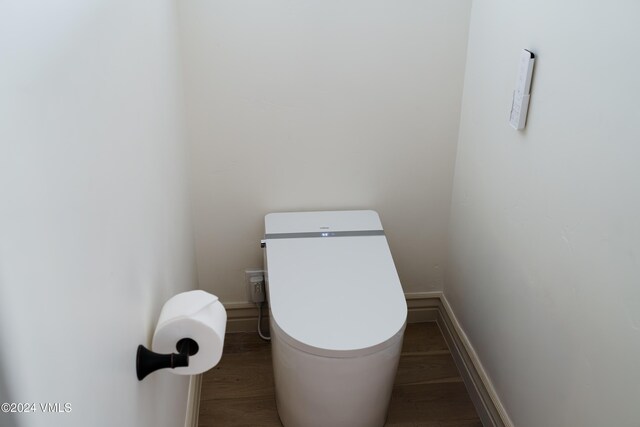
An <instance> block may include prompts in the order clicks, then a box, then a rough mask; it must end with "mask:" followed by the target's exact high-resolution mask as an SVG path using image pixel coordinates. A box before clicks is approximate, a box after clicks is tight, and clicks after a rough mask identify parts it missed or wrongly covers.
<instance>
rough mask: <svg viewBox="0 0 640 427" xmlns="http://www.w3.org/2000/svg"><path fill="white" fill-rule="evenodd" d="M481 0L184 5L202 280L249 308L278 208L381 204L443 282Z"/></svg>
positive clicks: (410, 277)
mask: <svg viewBox="0 0 640 427" xmlns="http://www.w3.org/2000/svg"><path fill="white" fill-rule="evenodd" d="M469 10H470V1H469V0H455V1H451V0H428V1H420V2H417V1H409V0H402V1H391V0H375V1H365V0H362V1H349V2H343V1H321V0H304V1H298V2H290V1H286V0H275V1H270V2H263V1H255V0H222V1H216V0H189V1H183V2H180V15H181V21H180V22H181V43H182V52H183V55H184V56H183V59H184V64H185V76H186V79H185V81H186V92H187V99H188V102H187V110H188V116H189V118H188V124H189V126H188V127H189V132H190V136H189V138H190V148H191V159H190V166H191V168H190V169H191V179H192V201H193V209H194V221H195V235H196V254H197V264H198V278H199V283H200V286H201V287H202V288H203V289H206V290H209V291H211V292H214V293H216V294H217V295H219V296H220V297H221V298H222V299H223V300H224V301H225V302H234V301H235V302H239V301H246V294H245V288H244V275H243V270H244V269H245V268H247V267H254V266H261V265H262V254H261V250H260V248H259V240H260V238H261V237H262V235H263V233H264V225H263V217H264V215H265V214H266V213H268V212H273V211H288V210H294V211H299V210H329V209H358V208H371V209H375V210H377V211H378V212H379V213H380V215H381V217H382V221H383V224H384V226H385V229H386V230H387V235H388V238H389V241H390V245H391V250H392V252H393V254H394V258H395V261H396V264H397V267H398V270H399V273H400V278H401V280H402V283H403V286H404V288H405V291H407V292H417V291H429V290H437V289H441V288H442V281H443V273H442V270H443V268H442V264H443V261H444V258H445V255H446V251H445V249H444V248H445V243H446V229H447V221H448V213H449V206H450V194H451V185H452V177H453V163H454V157H455V146H456V140H457V133H458V120H459V111H460V99H461V93H462V80H463V69H464V60H465V49H466V43H467V29H468V15H469Z"/></svg>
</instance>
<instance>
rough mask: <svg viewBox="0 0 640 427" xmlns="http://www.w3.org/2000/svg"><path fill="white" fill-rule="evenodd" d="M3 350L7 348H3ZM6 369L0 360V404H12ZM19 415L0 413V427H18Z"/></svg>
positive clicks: (0, 336) (1, 339)
mask: <svg viewBox="0 0 640 427" xmlns="http://www.w3.org/2000/svg"><path fill="white" fill-rule="evenodd" d="M4 342H5V340H4V339H3V335H2V330H1V329H0V343H4ZM3 348H7V346H3ZM6 372H7V369H6V367H5V361H4V360H2V359H0V404H3V403H5V402H13V399H12V398H11V393H10V392H9V385H8V382H7V376H6ZM19 416H20V414H17V413H16V414H7V413H5V412H3V411H0V426H2V427H20V426H21V424H20V423H19V419H18V417H19Z"/></svg>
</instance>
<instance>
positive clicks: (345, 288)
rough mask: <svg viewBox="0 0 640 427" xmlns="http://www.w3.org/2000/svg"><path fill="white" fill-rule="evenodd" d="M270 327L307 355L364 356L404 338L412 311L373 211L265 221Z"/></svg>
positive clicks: (276, 217) (310, 214) (291, 215)
mask: <svg viewBox="0 0 640 427" xmlns="http://www.w3.org/2000/svg"><path fill="white" fill-rule="evenodd" d="M265 226H266V230H265V231H266V234H265V243H266V248H267V250H266V251H265V259H266V270H267V292H268V296H269V306H270V313H271V322H272V325H273V326H274V327H275V328H277V330H278V332H279V335H280V336H281V337H282V340H283V341H284V342H286V343H287V344H288V345H290V346H292V347H295V348H297V349H298V350H301V351H303V352H306V353H310V354H314V355H318V356H325V357H334V358H344V357H360V356H365V355H368V354H372V353H375V352H378V351H380V350H382V349H384V348H386V347H388V346H390V345H393V344H394V343H396V342H397V341H398V340H400V339H402V333H403V331H404V325H405V321H406V318H407V305H406V301H405V298H404V293H403V290H402V286H401V285H400V280H399V278H398V275H397V272H396V269H395V265H394V263H393V258H392V256H391V252H390V250H389V246H388V244H387V240H386V237H385V236H384V232H383V229H382V225H381V223H380V219H379V217H378V214H377V213H376V212H374V211H340V212H301V213H277V214H269V215H267V216H266V217H265Z"/></svg>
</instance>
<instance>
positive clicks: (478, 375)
mask: <svg viewBox="0 0 640 427" xmlns="http://www.w3.org/2000/svg"><path fill="white" fill-rule="evenodd" d="M405 297H406V299H407V308H408V315H407V322H408V323H420V322H437V323H438V327H439V328H440V330H441V331H442V334H443V336H444V338H445V340H446V342H447V345H448V346H449V349H450V350H451V354H452V356H453V359H454V361H455V363H456V366H457V367H458V370H459V371H460V374H461V376H462V379H463V381H464V384H465V386H466V388H467V391H468V392H469V395H470V397H471V400H472V401H473V404H474V406H475V408H476V411H477V412H478V416H479V417H480V419H481V420H482V424H483V426H484V427H513V423H512V422H511V419H510V418H509V415H508V414H507V412H506V410H505V409H504V406H503V405H502V402H501V401H500V399H499V397H498V394H497V393H496V391H495V388H494V387H493V383H492V382H491V380H490V379H489V376H488V375H487V373H486V371H485V369H484V367H483V366H482V363H481V362H480V359H479V358H478V355H477V353H476V351H475V349H474V348H473V346H472V345H471V342H470V341H469V338H468V337H467V334H466V333H465V332H464V330H463V329H462V326H461V325H460V322H459V321H458V319H457V317H456V316H455V313H454V312H453V310H452V308H451V306H450V305H449V302H448V301H447V299H446V298H445V296H444V294H443V293H442V292H440V291H433V292H415V293H406V294H405ZM224 306H225V309H226V310H227V333H233V332H255V331H256V328H257V325H258V323H257V322H258V308H257V306H256V305H255V304H251V303H227V304H224ZM263 316H264V320H263V321H264V322H265V324H264V325H263V327H264V328H265V329H266V325H267V322H268V318H269V314H268V312H267V313H264V314H263ZM198 392H199V386H198ZM189 393H190V395H191V391H190V392H189ZM198 397H199V396H198ZM187 427H197V412H196V424H193V425H191V424H190V425H188V426H187Z"/></svg>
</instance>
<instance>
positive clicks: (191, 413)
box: [184, 374, 202, 427]
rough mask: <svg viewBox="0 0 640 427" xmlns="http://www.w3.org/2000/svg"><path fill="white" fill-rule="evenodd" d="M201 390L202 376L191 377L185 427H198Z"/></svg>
mask: <svg viewBox="0 0 640 427" xmlns="http://www.w3.org/2000/svg"><path fill="white" fill-rule="evenodd" d="M201 389H202V374H199V375H191V378H190V380H189V395H188V397H187V416H186V419H185V421H184V427H198V414H199V413H200V391H201Z"/></svg>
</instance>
